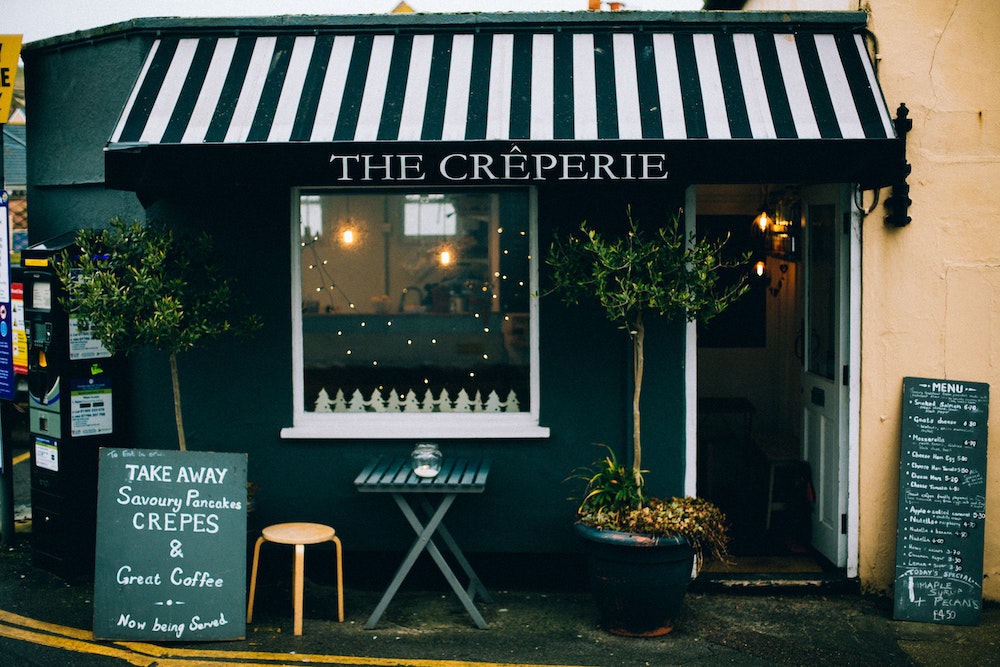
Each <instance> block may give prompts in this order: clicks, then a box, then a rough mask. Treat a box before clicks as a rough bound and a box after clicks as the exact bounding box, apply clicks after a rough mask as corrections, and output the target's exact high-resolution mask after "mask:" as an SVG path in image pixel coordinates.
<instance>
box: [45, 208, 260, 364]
mask: <svg viewBox="0 0 1000 667" xmlns="http://www.w3.org/2000/svg"><path fill="white" fill-rule="evenodd" d="M76 240H77V245H78V246H79V252H74V253H69V252H66V253H63V255H62V257H60V258H59V260H58V261H57V262H56V263H55V269H56V273H57V274H58V276H59V278H60V280H61V281H62V283H63V285H64V286H65V287H66V296H65V298H64V299H63V305H64V307H65V308H66V309H67V311H68V312H69V313H71V314H72V315H74V316H75V317H76V318H77V319H78V321H79V322H80V325H81V326H82V327H84V328H89V329H90V332H91V334H92V335H93V336H94V337H95V338H97V339H99V340H100V341H101V342H102V343H103V344H104V346H105V347H107V348H108V349H109V350H111V351H112V352H123V353H126V354H128V353H130V352H133V351H135V350H137V349H139V348H142V347H145V346H149V347H152V348H155V349H157V350H162V351H165V352H170V353H172V354H176V353H178V352H183V351H185V350H188V349H191V348H192V347H194V346H195V345H196V344H197V343H198V342H199V341H201V340H202V339H205V338H210V337H214V336H217V335H219V334H223V333H226V332H230V331H232V332H245V331H250V330H253V329H256V328H258V327H259V326H260V323H259V321H258V320H257V318H256V317H255V316H240V317H235V318H234V317H233V316H232V314H231V313H233V312H236V311H237V310H241V311H243V312H245V310H244V309H239V308H238V306H239V304H236V303H234V296H233V293H232V289H231V286H230V282H229V281H228V280H227V279H226V277H225V276H223V275H222V274H221V272H220V271H219V270H218V268H217V267H216V266H215V265H214V264H213V262H212V259H213V258H212V244H211V239H210V237H209V236H208V235H207V234H198V235H194V236H184V237H181V236H178V235H176V234H175V233H174V232H173V231H172V230H171V229H168V228H167V227H165V226H164V225H162V224H158V223H146V224H144V223H141V222H138V221H133V222H125V221H123V220H122V219H120V218H115V219H113V220H112V221H111V223H110V227H109V228H108V229H103V230H91V229H85V230H81V231H80V232H79V233H78V234H77V239H76Z"/></svg>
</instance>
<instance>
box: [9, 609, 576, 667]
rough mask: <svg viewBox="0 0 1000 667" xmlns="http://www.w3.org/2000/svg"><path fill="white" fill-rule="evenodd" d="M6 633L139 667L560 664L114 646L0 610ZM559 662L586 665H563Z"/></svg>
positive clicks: (510, 666)
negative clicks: (111, 658) (118, 660)
mask: <svg viewBox="0 0 1000 667" xmlns="http://www.w3.org/2000/svg"><path fill="white" fill-rule="evenodd" d="M0 637H8V638H10V639H17V640H21V641H27V642H30V643H33V644H38V645H41V646H48V647H51V648H58V649H63V650H66V651H73V652H76V653H90V654H95V655H104V656H109V657H114V658H119V659H121V660H124V661H126V662H128V663H129V664H131V665H135V666H136V667H153V666H154V665H155V667H296V666H297V665H302V664H320V665H373V666H376V667H463V666H465V667H470V666H474V667H554V666H553V665H541V664H524V663H517V664H514V663H500V662H469V661H467V660H425V659H410V660H407V659H403V658H368V657H361V656H343V655H320V654H309V653H294V654H291V653H268V652H264V651H223V650H213V649H188V648H167V647H163V646H159V645H157V644H148V643H144V642H115V643H114V645H113V646H108V645H106V644H103V643H101V642H99V641H97V640H95V639H94V634H93V633H92V632H90V631H88V630H80V629H77V628H70V627H67V626H63V625H56V624H54V623H46V622H45V621H39V620H36V619H33V618H28V617H27V616H21V615H18V614H14V613H11V612H8V611H4V610H2V609H0ZM559 667H582V666H574V665H560V666H559Z"/></svg>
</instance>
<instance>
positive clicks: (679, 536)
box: [546, 210, 748, 636]
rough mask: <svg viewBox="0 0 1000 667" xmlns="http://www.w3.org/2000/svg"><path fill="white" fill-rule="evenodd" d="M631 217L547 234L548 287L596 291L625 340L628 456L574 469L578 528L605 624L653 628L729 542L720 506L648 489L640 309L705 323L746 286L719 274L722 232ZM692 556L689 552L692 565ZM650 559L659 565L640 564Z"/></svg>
mask: <svg viewBox="0 0 1000 667" xmlns="http://www.w3.org/2000/svg"><path fill="white" fill-rule="evenodd" d="M627 218H628V226H627V227H626V229H625V230H624V233H623V234H622V235H621V236H619V237H617V238H607V237H605V236H604V235H602V234H600V233H599V232H597V231H596V230H594V229H593V228H592V227H590V226H588V224H587V223H586V222H584V223H583V224H582V225H581V226H580V229H579V232H578V233H574V234H572V235H571V236H569V237H568V238H567V239H565V240H559V239H557V240H556V241H555V242H553V244H552V247H551V249H550V252H549V255H548V257H547V258H546V263H547V264H548V265H549V266H550V267H551V268H552V273H553V283H554V287H553V292H556V293H559V294H560V295H561V296H562V297H563V299H564V301H566V302H567V303H572V304H575V303H579V302H580V301H582V300H584V299H595V300H596V301H597V302H598V304H599V305H600V307H601V309H602V310H603V311H604V314H605V315H606V316H607V318H608V319H609V320H611V321H612V322H614V323H616V324H618V325H619V326H620V327H621V328H622V329H623V330H624V331H625V332H626V333H627V334H628V336H629V338H630V340H631V342H632V380H633V396H632V461H631V465H630V466H625V465H623V464H620V463H619V462H618V458H617V456H616V455H615V452H614V450H613V449H612V448H610V447H609V448H608V455H607V456H606V457H604V459H603V460H601V461H598V462H597V463H596V464H594V467H592V468H590V469H586V470H583V471H577V474H576V475H575V477H580V478H582V479H584V480H585V481H586V490H585V494H584V497H583V500H582V502H581V504H580V506H579V508H578V510H577V524H576V528H577V531H578V532H579V533H580V534H581V535H582V536H583V537H584V538H585V540H586V541H588V542H590V543H592V545H591V546H592V550H591V559H590V566H591V584H592V588H594V593H595V596H596V599H597V602H598V606H599V608H600V610H601V621H602V625H603V626H604V627H605V628H606V629H608V630H609V631H611V632H614V633H616V634H625V635H640V636H653V635H661V634H666V633H667V632H670V630H671V629H673V620H674V616H675V614H676V612H677V611H678V609H679V608H680V603H681V600H682V599H683V596H684V592H685V591H686V590H687V583H688V582H689V581H690V578H691V570H692V566H694V567H700V565H701V563H702V560H703V558H704V556H705V555H706V554H708V555H712V556H716V557H719V558H724V557H725V555H726V544H727V541H728V535H727V529H726V521H725V517H724V516H723V514H722V512H721V511H719V510H718V508H716V507H715V506H714V505H712V504H711V503H709V502H708V501H706V500H704V499H700V498H664V499H661V498H649V497H647V494H646V490H645V481H644V478H643V473H644V472H645V471H644V470H643V469H642V442H641V437H640V436H641V411H640V397H641V393H642V375H643V366H644V357H645V349H644V345H645V327H644V323H643V318H644V317H646V316H647V315H648V316H661V317H667V318H672V319H675V320H679V321H686V322H693V321H699V322H707V321H709V320H711V319H712V318H713V317H715V316H716V315H718V314H719V313H721V312H723V311H724V310H725V309H726V308H727V307H728V306H729V305H730V304H732V303H733V302H735V301H736V300H737V299H739V298H740V297H741V296H742V295H743V294H744V293H745V292H746V291H747V289H748V286H747V283H746V278H745V275H744V277H741V278H740V279H738V280H736V281H735V284H733V283H731V282H729V281H726V280H725V278H724V277H723V276H722V275H721V274H720V270H721V269H724V268H731V267H739V266H741V265H743V264H744V263H745V262H746V260H747V259H748V258H746V257H743V258H740V259H738V260H737V261H733V262H728V261H726V260H724V259H723V257H722V253H721V250H722V247H723V245H724V244H725V240H723V241H712V240H709V239H699V238H697V237H696V236H695V235H693V234H692V235H690V236H688V235H686V234H685V233H684V232H683V230H682V228H681V226H680V221H679V216H674V218H673V219H672V220H671V221H670V223H669V224H667V225H665V226H663V227H661V228H659V229H657V230H656V231H655V232H654V233H650V234H648V235H647V234H646V233H644V232H643V230H640V229H639V226H638V225H637V224H636V221H635V220H633V218H632V215H631V210H629V211H628V214H627ZM692 557H694V558H695V561H694V564H693V563H692ZM648 567H655V568H657V569H658V570H666V572H663V571H657V572H654V573H646V572H645V570H647V568H648Z"/></svg>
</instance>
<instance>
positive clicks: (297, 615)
mask: <svg viewBox="0 0 1000 667" xmlns="http://www.w3.org/2000/svg"><path fill="white" fill-rule="evenodd" d="M305 558H306V546H305V545H304V544H296V545H295V566H294V573H293V575H292V578H293V580H294V581H293V583H292V586H293V593H292V595H293V605H294V609H293V617H294V618H293V626H294V633H295V634H296V635H301V634H302V588H303V584H304V580H305Z"/></svg>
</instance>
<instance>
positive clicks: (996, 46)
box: [859, 0, 1000, 600]
mask: <svg viewBox="0 0 1000 667" xmlns="http://www.w3.org/2000/svg"><path fill="white" fill-rule="evenodd" d="M865 8H866V9H867V10H868V11H869V12H870V15H871V20H870V23H869V28H870V30H871V31H872V32H873V33H874V35H875V37H876V38H877V40H878V49H879V56H880V62H879V79H880V81H881V84H882V89H883V91H884V93H885V96H886V100H887V102H888V104H889V107H890V109H891V110H893V111H895V109H896V107H897V106H898V105H899V103H901V102H903V103H905V104H906V106H907V107H908V108H909V110H910V119H911V120H912V121H913V130H912V131H911V132H910V134H909V136H908V138H907V159H908V161H909V162H910V164H911V165H912V166H913V171H912V174H911V175H910V177H909V179H908V182H909V184H910V198H911V199H912V200H913V204H912V206H911V207H910V211H909V215H910V216H911V217H912V219H913V221H912V223H911V224H910V225H908V226H906V227H903V228H900V229H895V228H891V227H888V226H886V225H885V224H884V223H883V220H884V217H885V210H884V209H883V208H882V206H879V207H878V208H876V209H875V210H874V211H873V212H872V214H871V215H869V216H868V218H867V219H866V220H865V225H864V237H863V251H862V263H863V264H862V266H863V285H862V290H863V296H862V350H861V356H862V375H861V438H860V466H861V470H860V488H861V489H862V491H861V495H860V499H859V500H860V563H859V565H860V567H859V574H860V577H861V581H862V585H863V586H864V587H865V588H866V589H867V590H872V591H880V592H884V591H887V590H888V589H889V587H890V585H891V583H892V578H893V566H894V561H895V544H896V503H897V488H898V475H899V468H898V466H899V447H900V444H899V442H900V415H901V392H902V379H903V377H904V376H908V375H912V376H924V377H940V378H947V379H953V380H962V381H974V382H986V383H989V384H990V388H991V391H992V393H993V397H994V399H993V400H992V401H991V403H992V407H993V409H992V410H991V412H992V414H991V418H990V420H989V431H990V435H991V436H992V437H991V438H990V439H991V440H992V441H993V442H992V443H991V444H992V447H991V449H993V450H994V452H993V453H992V456H990V457H989V464H988V470H987V503H986V514H987V524H986V545H985V563H984V572H983V592H984V597H986V598H987V599H991V600H1000V459H998V456H1000V455H998V454H996V452H997V451H1000V449H998V447H1000V444H998V443H1000V409H997V408H996V405H997V397H998V396H1000V85H998V82H1000V39H998V37H1000V8H998V5H997V3H996V0H870V2H868V3H866V5H865ZM888 194H889V192H888V190H883V192H882V199H883V200H884V199H885V197H886V196H888ZM871 196H872V193H866V202H870V201H871Z"/></svg>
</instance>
